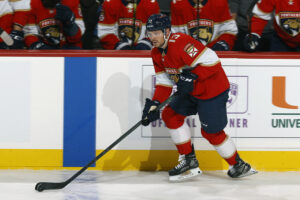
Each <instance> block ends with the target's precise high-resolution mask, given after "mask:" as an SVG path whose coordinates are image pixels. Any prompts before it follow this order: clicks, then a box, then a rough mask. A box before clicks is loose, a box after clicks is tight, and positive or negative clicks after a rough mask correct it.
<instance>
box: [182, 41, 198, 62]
mask: <svg viewBox="0 0 300 200" xmlns="http://www.w3.org/2000/svg"><path fill="white" fill-rule="evenodd" d="M183 50H184V51H185V52H186V53H187V54H188V55H189V56H190V57H191V58H193V57H195V56H196V55H197V54H198V53H199V49H197V48H196V47H195V46H194V44H192V43H187V44H186V45H185V47H184V48H183Z"/></svg>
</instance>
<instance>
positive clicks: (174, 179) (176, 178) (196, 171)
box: [169, 167, 202, 182]
mask: <svg viewBox="0 0 300 200" xmlns="http://www.w3.org/2000/svg"><path fill="white" fill-rule="evenodd" d="M201 174H202V171H201V170H200V169H199V167H197V168H194V169H190V170H188V171H186V172H184V173H183V174H179V175H176V176H169V181H171V182H179V181H183V180H187V179H190V178H193V177H194V176H198V175H201Z"/></svg>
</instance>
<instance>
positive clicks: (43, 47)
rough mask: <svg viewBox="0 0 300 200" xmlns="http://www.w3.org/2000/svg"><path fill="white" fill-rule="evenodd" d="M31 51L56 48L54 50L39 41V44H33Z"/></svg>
mask: <svg viewBox="0 0 300 200" xmlns="http://www.w3.org/2000/svg"><path fill="white" fill-rule="evenodd" d="M29 49H33V50H47V49H56V48H53V47H51V46H49V45H47V44H45V43H44V42H41V41H37V42H34V43H32V44H31V45H30V47H29Z"/></svg>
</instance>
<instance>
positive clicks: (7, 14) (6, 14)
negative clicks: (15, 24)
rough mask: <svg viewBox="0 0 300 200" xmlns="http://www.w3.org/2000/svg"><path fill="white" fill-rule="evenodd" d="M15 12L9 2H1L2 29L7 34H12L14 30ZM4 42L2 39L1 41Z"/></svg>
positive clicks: (0, 20)
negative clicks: (12, 29)
mask: <svg viewBox="0 0 300 200" xmlns="http://www.w3.org/2000/svg"><path fill="white" fill-rule="evenodd" d="M12 18H13V10H12V8H11V6H10V4H9V2H8V0H3V1H0V27H1V28H2V29H3V30H5V31H6V32H7V33H10V31H11V28H12ZM0 42H2V39H0Z"/></svg>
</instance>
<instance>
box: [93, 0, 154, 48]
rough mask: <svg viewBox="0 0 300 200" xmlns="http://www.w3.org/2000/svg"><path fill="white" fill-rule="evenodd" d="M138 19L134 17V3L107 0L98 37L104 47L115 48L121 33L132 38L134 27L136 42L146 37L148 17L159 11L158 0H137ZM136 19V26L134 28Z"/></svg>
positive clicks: (122, 0)
mask: <svg viewBox="0 0 300 200" xmlns="http://www.w3.org/2000/svg"><path fill="white" fill-rule="evenodd" d="M136 2H137V6H136V9H135V10H136V11H135V15H136V19H135V20H134V19H133V15H134V5H133V4H132V3H128V1H127V0H105V1H104V3H103V9H102V12H101V14H100V18H99V23H98V37H99V38H100V43H101V45H102V47H103V48H104V49H114V48H115V46H116V44H117V43H118V42H119V41H120V39H119V38H121V35H123V36H125V37H127V38H132V34H133V29H135V30H134V34H135V41H134V42H135V43H136V42H137V41H139V40H142V39H143V38H145V32H146V27H145V24H146V22H147V19H148V18H149V17H150V16H151V15H152V14H157V13H159V5H158V3H157V1H156V0H136ZM133 21H135V28H133V27H134V26H133Z"/></svg>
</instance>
